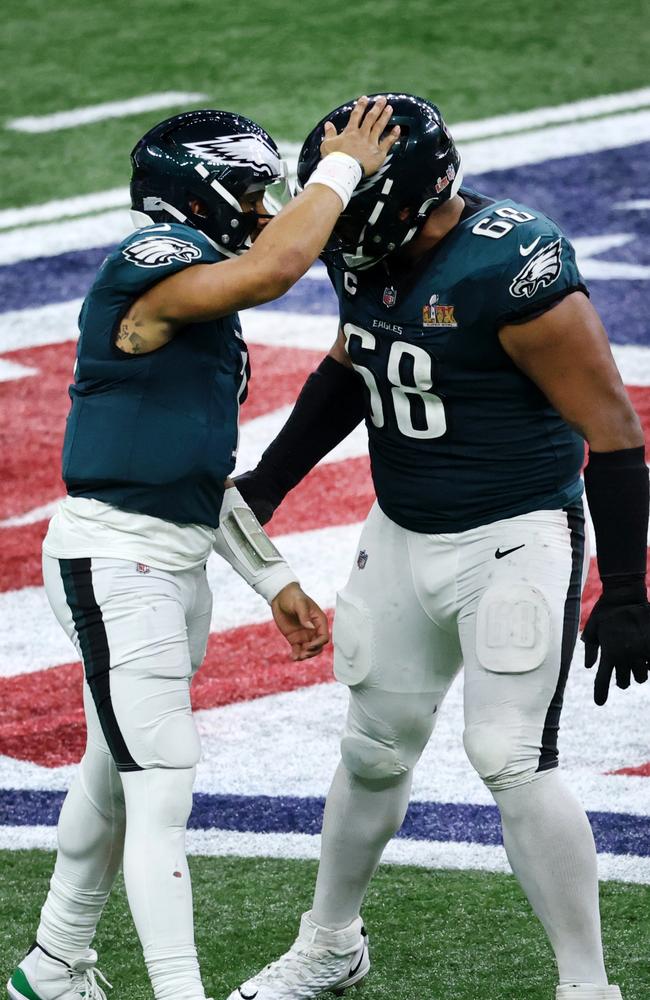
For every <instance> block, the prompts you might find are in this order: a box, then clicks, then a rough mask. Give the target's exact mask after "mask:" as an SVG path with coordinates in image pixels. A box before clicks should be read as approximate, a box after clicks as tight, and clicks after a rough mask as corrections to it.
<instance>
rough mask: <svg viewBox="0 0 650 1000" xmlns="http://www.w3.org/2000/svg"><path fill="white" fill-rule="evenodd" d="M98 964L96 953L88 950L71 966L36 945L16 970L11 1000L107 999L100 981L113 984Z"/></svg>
mask: <svg viewBox="0 0 650 1000" xmlns="http://www.w3.org/2000/svg"><path fill="white" fill-rule="evenodd" d="M96 965H97V952H95V951H92V949H90V948H89V949H88V951H87V952H86V953H85V955H84V956H83V957H82V958H79V959H77V961H76V962H73V963H72V965H68V963H67V962H64V961H63V960H62V959H59V958H54V957H53V956H52V955H48V954H47V952H45V951H43V950H42V948H39V946H38V945H35V946H34V947H33V948H32V950H31V951H30V952H29V953H28V954H27V955H26V956H25V958H24V959H23V960H22V962H21V963H20V965H18V966H17V968H16V969H15V970H14V972H13V974H12V976H11V979H10V980H9V982H8V983H7V993H8V994H9V997H10V1000H106V994H105V992H104V990H103V989H102V987H101V986H100V985H99V983H98V982H97V979H101V981H102V982H103V983H104V985H106V986H108V987H109V989H110V988H111V984H110V983H109V982H108V980H107V979H106V978H105V977H104V976H103V975H102V974H101V972H100V971H99V969H97V968H96Z"/></svg>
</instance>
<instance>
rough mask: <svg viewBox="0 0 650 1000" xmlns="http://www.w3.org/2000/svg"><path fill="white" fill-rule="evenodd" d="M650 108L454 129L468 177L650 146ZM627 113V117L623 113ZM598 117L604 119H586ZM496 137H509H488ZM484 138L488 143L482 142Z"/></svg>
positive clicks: (72, 212)
mask: <svg viewBox="0 0 650 1000" xmlns="http://www.w3.org/2000/svg"><path fill="white" fill-rule="evenodd" d="M648 105H650V88H644V89H642V90H633V91H627V92H626V93H623V94H608V95H604V96H602V97H597V98H592V99H590V100H585V101H575V102H573V103H570V104H561V105H558V106H557V107H548V108H537V109H535V110H533V111H526V112H522V113H521V114H514V115H500V116H497V117H494V118H484V119H480V120H479V121H475V122H459V123H458V124H457V125H455V126H452V131H453V133H454V135H455V137H456V138H457V139H458V140H459V142H460V145H461V152H462V153H463V157H464V166H465V171H466V172H467V173H468V174H469V173H484V172H487V171H489V170H498V169H500V168H502V167H508V166H521V165H523V164H525V163H539V162H542V161H544V160H548V159H556V158H558V157H561V156H572V155H577V154H580V153H588V152H595V151H597V150H600V149H613V148H616V147H617V146H627V145H632V144H634V143H639V142H645V141H647V140H648V139H650V112H645V113H644V112H641V113H640V114H635V113H634V112H633V109H634V108H643V107H646V106H648ZM626 110H627V112H628V113H627V114H619V113H618V112H620V111H626ZM615 112H616V113H615ZM594 115H601V116H604V117H600V118H597V119H595V120H590V121H581V119H584V118H587V117H591V116H594ZM561 122H577V123H578V124H575V125H571V126H565V127H564V128H561V127H560V128H546V127H545V126H547V125H553V124H557V123H561ZM523 129H536V131H527V132H526V131H524V132H523V133H522V134H521V135H510V136H508V135H506V134H507V133H510V132H514V131H517V130H523ZM496 134H499V135H501V136H504V135H505V136H506V137H505V138H500V139H488V138H486V137H487V136H494V135H496ZM481 138H482V141H476V140H480V139H481ZM299 149H300V146H299V144H298V143H295V142H281V143H280V150H281V152H282V154H283V155H284V156H285V158H286V159H287V161H288V163H289V166H290V171H291V172H294V171H295V162H296V158H297V155H298V152H299ZM128 200H129V193H128V188H126V187H122V188H113V189H111V190H109V191H98V192H96V193H94V194H89V195H83V196H80V197H75V198H63V199H56V200H54V201H51V202H46V203H45V204H41V205H29V206H26V207H25V208H11V209H5V210H3V211H0V229H10V228H13V227H17V226H25V225H30V224H32V223H40V222H48V221H52V220H54V219H63V218H71V217H73V216H78V215H84V214H89V213H91V212H100V211H104V210H106V209H110V208H124V207H126V206H127V205H128ZM624 204H625V203H624ZM621 207H623V206H621ZM625 207H647V205H646V204H645V202H644V203H643V204H642V205H639V204H637V203H636V202H635V203H628V204H626V205H625Z"/></svg>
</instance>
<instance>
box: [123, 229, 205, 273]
mask: <svg viewBox="0 0 650 1000" xmlns="http://www.w3.org/2000/svg"><path fill="white" fill-rule="evenodd" d="M122 255H123V256H124V257H126V259H127V260H130V261H131V263H132V264H135V265H136V267H160V266H161V265H164V264H171V263H172V261H174V260H180V261H182V262H183V263H184V264H189V263H190V262H191V261H193V260H198V258H199V257H201V256H202V254H201V250H200V249H199V247H196V246H194V244H193V243H188V242H187V240H177V239H175V238H174V237H172V236H145V237H144V239H141V240H136V242H135V243H131V244H130V246H128V247H125V248H124V250H122Z"/></svg>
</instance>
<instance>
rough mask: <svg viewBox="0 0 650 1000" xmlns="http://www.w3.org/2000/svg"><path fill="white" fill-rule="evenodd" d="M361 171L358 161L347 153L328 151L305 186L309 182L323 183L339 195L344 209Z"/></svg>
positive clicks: (359, 178) (307, 185)
mask: <svg viewBox="0 0 650 1000" xmlns="http://www.w3.org/2000/svg"><path fill="white" fill-rule="evenodd" d="M363 172H364V171H363V167H362V165H361V164H360V163H359V161H358V160H355V158H354V157H353V156H350V155H349V154H348V153H342V152H334V153H328V154H327V156H326V157H324V158H323V159H322V160H321V161H320V163H319V164H318V166H317V167H316V169H315V170H314V172H313V174H312V175H311V177H310V178H309V180H308V181H307V183H306V184H305V188H308V187H309V185H310V184H324V185H325V187H328V188H330V189H331V190H332V191H334V192H335V193H336V194H337V195H338V196H339V198H340V199H341V201H342V203H343V209H345V208H347V205H348V202H349V201H350V198H351V197H352V193H353V191H354V189H355V188H356V186H357V184H358V183H359V181H360V180H361V178H362V177H363Z"/></svg>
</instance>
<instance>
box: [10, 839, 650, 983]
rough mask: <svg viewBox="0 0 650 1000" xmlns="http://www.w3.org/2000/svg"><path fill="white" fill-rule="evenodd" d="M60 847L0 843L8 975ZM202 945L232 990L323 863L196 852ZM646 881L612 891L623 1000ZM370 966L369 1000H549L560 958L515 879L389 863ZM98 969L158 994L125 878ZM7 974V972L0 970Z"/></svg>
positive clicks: (280, 938)
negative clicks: (9, 848)
mask: <svg viewBox="0 0 650 1000" xmlns="http://www.w3.org/2000/svg"><path fill="white" fill-rule="evenodd" d="M52 864H53V855H51V854H48V853H46V852H40V851H34V852H29V853H28V852H19V853H14V852H0V881H1V883H2V885H3V887H5V891H3V893H2V896H1V897H0V977H1V976H5V978H6V977H8V975H9V973H10V972H11V970H12V968H13V965H14V963H15V962H16V961H17V960H19V959H20V958H21V957H22V953H23V951H24V949H25V948H26V947H27V946H28V945H29V943H30V941H31V940H32V937H33V934H34V928H35V926H36V921H37V917H38V911H39V908H40V904H41V900H42V898H43V896H44V894H45V892H46V890H47V881H48V877H49V874H50V871H51V867H52ZM190 864H191V868H192V876H193V881H194V901H195V912H196V914H197V946H198V949H199V956H200V959H201V967H202V970H203V978H204V982H205V984H206V990H207V991H208V992H209V993H211V995H213V996H214V997H215V1000H218V998H223V997H225V996H227V995H228V993H229V992H230V990H232V989H233V988H234V987H235V986H237V985H238V983H239V982H241V981H242V979H243V978H244V977H246V976H248V975H250V974H251V973H252V972H254V971H256V970H257V969H258V968H259V967H260V966H261V965H262V964H264V963H265V962H267V961H269V960H270V959H271V958H273V957H276V956H277V955H278V954H279V953H281V952H282V951H284V950H285V949H286V948H287V947H288V946H289V944H290V943H291V942H292V940H293V938H294V936H295V933H296V929H297V921H298V919H299V915H300V913H301V911H302V910H304V909H307V908H308V906H309V903H310V896H311V889H312V886H313V882H314V876H315V872H316V866H315V864H314V863H313V862H299V861H290V862H287V861H276V860H268V859H256V858H252V859H233V858H193V859H191V861H190ZM649 908H650V887H647V886H629V885H626V886H623V885H620V884H618V883H608V884H605V885H603V887H602V913H603V930H604V940H605V950H606V956H607V962H608V967H609V970H610V977H611V979H612V981H613V982H618V983H619V984H620V986H621V988H622V990H623V995H624V996H625V998H626V1000H646V998H647V997H648V996H650V957H649V956H650V921H648V920H647V914H648V910H649ZM364 918H365V920H366V921H367V924H368V928H369V932H370V941H371V959H372V962H373V969H372V972H371V975H370V976H369V978H368V980H367V981H366V983H365V986H364V998H365V1000H415V998H419V997H422V998H424V1000H523V998H524V997H525V998H526V1000H549V998H550V997H551V996H552V995H553V989H554V984H555V975H554V971H555V969H554V962H553V957H552V954H551V951H550V948H549V946H548V944H547V942H546V938H545V936H544V933H543V931H542V928H541V927H540V925H539V924H538V923H537V920H536V919H535V917H533V915H532V914H531V912H530V910H529V908H528V905H527V903H526V901H525V899H524V897H523V895H522V893H521V891H520V889H519V887H518V886H517V884H516V882H515V880H514V879H513V878H511V877H509V876H505V875H490V874H485V873H482V872H463V873H458V872H439V871H422V870H420V869H417V868H401V867H394V866H388V865H386V866H384V867H383V868H381V869H380V871H379V872H378V874H377V876H376V877H375V879H374V881H373V884H372V886H371V889H370V892H369V894H368V899H367V902H366V905H365V907H364ZM96 947H97V949H98V951H99V953H100V955H101V963H100V967H101V969H102V971H103V972H104V973H105V974H106V975H107V977H108V978H109V980H110V981H111V983H112V984H113V986H114V988H115V989H114V992H113V994H112V996H113V997H115V1000H140V998H145V997H147V998H148V997H149V996H150V987H149V986H148V983H147V980H146V974H145V969H144V964H143V962H142V956H141V953H140V948H139V944H138V941H137V939H136V938H135V932H134V929H133V924H132V922H131V917H130V915H129V911H128V907H127V904H126V898H125V895H124V889H123V886H122V885H121V884H120V886H119V887H118V888H117V889H116V891H115V892H114V894H113V896H112V897H111V900H110V902H109V904H108V906H107V909H106V912H105V915H104V918H103V920H102V923H101V924H100V928H99V933H98V935H97V941H96ZM0 981H2V980H1V978H0Z"/></svg>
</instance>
